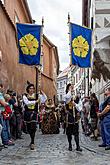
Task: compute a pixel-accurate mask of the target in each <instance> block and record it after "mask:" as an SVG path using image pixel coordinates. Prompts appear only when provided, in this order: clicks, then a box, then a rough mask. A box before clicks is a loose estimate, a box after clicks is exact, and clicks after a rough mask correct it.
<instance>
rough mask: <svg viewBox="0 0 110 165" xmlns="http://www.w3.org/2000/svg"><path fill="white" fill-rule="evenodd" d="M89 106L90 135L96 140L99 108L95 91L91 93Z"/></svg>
mask: <svg viewBox="0 0 110 165" xmlns="http://www.w3.org/2000/svg"><path fill="white" fill-rule="evenodd" d="M90 104H91V108H90V119H91V132H92V135H91V137H93V138H94V140H97V136H98V127H97V125H98V117H97V113H98V110H99V102H98V99H97V97H96V95H95V93H92V94H91V100H90Z"/></svg>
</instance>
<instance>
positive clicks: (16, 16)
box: [15, 12, 20, 23]
mask: <svg viewBox="0 0 110 165" xmlns="http://www.w3.org/2000/svg"><path fill="white" fill-rule="evenodd" d="M17 22H20V20H19V17H18V15H17V13H16V12H15V23H17Z"/></svg>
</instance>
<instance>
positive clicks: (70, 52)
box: [68, 13, 74, 96]
mask: <svg viewBox="0 0 110 165" xmlns="http://www.w3.org/2000/svg"><path fill="white" fill-rule="evenodd" d="M68 27H69V33H68V34H69V49H70V50H69V56H70V71H71V84H72V86H73V81H72V77H73V74H72V68H73V65H72V49H71V27H70V14H69V13H68ZM73 95H74V92H72V96H73Z"/></svg>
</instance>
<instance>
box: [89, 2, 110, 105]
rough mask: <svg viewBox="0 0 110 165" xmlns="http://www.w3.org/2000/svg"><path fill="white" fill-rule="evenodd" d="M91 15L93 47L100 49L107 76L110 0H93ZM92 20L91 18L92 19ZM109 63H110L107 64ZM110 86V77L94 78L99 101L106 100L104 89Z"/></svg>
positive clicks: (109, 57) (94, 88)
mask: <svg viewBox="0 0 110 165" xmlns="http://www.w3.org/2000/svg"><path fill="white" fill-rule="evenodd" d="M91 2H92V4H91V10H90V15H91V17H93V41H95V42H93V47H94V49H95V50H97V51H98V53H99V55H100V58H101V60H102V61H103V62H104V66H105V67H106V68H107V69H108V71H107V72H106V73H105V76H106V75H107V74H108V75H110V73H109V71H110V0H92V1H91ZM90 20H91V19H90ZM107 63H108V64H107ZM108 86H110V79H107V80H105V81H104V78H103V76H102V75H101V80H100V81H99V80H98V79H97V80H96V81H94V80H92V92H95V93H96V94H97V96H98V98H99V101H100V102H102V101H103V100H104V89H105V88H107V87H108Z"/></svg>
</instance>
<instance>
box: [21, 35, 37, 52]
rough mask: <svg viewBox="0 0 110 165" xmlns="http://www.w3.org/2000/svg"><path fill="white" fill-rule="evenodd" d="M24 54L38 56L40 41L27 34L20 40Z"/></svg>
mask: <svg viewBox="0 0 110 165" xmlns="http://www.w3.org/2000/svg"><path fill="white" fill-rule="evenodd" d="M19 45H20V47H21V50H22V52H23V54H26V55H36V53H37V51H38V47H39V42H38V40H37V39H36V38H35V37H34V36H33V35H32V34H30V33H29V34H26V35H25V36H23V37H22V38H21V39H20V40H19Z"/></svg>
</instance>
